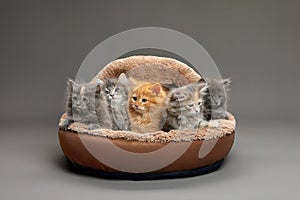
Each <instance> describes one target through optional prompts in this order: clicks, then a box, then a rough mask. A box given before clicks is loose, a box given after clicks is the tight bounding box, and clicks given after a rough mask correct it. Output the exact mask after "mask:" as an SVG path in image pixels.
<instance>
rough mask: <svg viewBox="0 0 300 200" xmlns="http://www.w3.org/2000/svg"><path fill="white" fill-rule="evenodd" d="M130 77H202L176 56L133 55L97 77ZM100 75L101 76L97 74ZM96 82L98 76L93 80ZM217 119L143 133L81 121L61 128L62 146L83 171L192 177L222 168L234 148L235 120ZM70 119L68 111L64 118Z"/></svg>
mask: <svg viewBox="0 0 300 200" xmlns="http://www.w3.org/2000/svg"><path fill="white" fill-rule="evenodd" d="M121 73H125V74H126V75H127V76H128V77H132V78H136V79H141V80H145V81H151V82H160V83H162V84H175V85H177V86H182V85H185V84H188V83H193V82H197V81H199V79H201V76H200V75H199V74H198V73H196V72H195V71H194V70H193V69H192V68H190V67H189V66H187V65H186V64H184V63H182V62H180V61H178V60H175V59H171V58H163V57H156V56H131V57H128V58H123V59H118V60H115V61H113V62H111V63H109V64H108V65H107V66H105V67H104V68H103V69H102V70H101V71H100V72H99V73H98V74H97V76H96V77H97V78H100V79H101V80H106V79H107V78H112V77H118V76H119V75H120V74H121ZM96 77H95V78H96ZM92 81H93V80H92ZM228 114H229V120H224V119H219V120H211V121H210V122H209V124H208V126H207V127H205V128H201V129H197V130H192V129H185V130H171V131H169V132H164V131H157V132H155V133H146V134H139V133H134V132H131V131H113V130H108V129H95V130H88V129H87V127H86V125H84V124H81V123H77V122H75V123H73V124H71V125H70V126H69V127H68V129H67V130H63V129H59V131H58V136H59V141H60V145H61V148H62V150H63V152H64V154H65V156H66V157H67V159H68V160H69V161H70V163H71V166H72V168H73V169H75V170H76V171H77V172H80V173H86V174H91V175H95V176H100V177H104V178H113V179H127V180H151V179H165V178H177V177H189V176H196V175H201V174H206V173H209V172H212V171H215V170H217V169H218V168H219V167H220V166H221V164H222V162H223V160H224V159H225V157H226V156H227V155H228V153H229V152H230V149H231V148H232V145H233V142H234V138H235V125H236V122H235V118H234V117H233V115H231V114H230V113H228ZM65 117H66V115H65V114H64V115H63V116H62V117H61V119H60V120H63V119H64V118H65Z"/></svg>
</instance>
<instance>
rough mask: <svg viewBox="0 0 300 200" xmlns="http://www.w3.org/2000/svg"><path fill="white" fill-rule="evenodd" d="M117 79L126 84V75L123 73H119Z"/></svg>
mask: <svg viewBox="0 0 300 200" xmlns="http://www.w3.org/2000/svg"><path fill="white" fill-rule="evenodd" d="M118 80H119V82H120V83H123V84H125V85H127V82H128V81H127V77H126V75H125V74H124V73H122V74H120V76H119V78H118Z"/></svg>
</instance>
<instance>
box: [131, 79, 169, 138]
mask: <svg viewBox="0 0 300 200" xmlns="http://www.w3.org/2000/svg"><path fill="white" fill-rule="evenodd" d="M168 92H169V91H168V89H166V88H164V87H163V86H162V85H161V84H160V83H143V84H141V85H140V86H137V87H136V88H135V89H134V90H133V91H132V92H131V94H130V96H129V116H130V119H131V124H132V131H135V132H139V133H146V132H154V131H158V130H160V128H161V127H160V124H161V121H162V113H163V112H164V111H165V107H166V96H167V95H168Z"/></svg>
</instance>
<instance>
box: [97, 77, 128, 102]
mask: <svg viewBox="0 0 300 200" xmlns="http://www.w3.org/2000/svg"><path fill="white" fill-rule="evenodd" d="M102 90H103V92H104V93H105V96H106V97H107V100H108V101H109V102H110V101H121V100H123V99H124V98H126V97H127V96H128V89H127V78H126V76H125V74H123V73H122V74H121V75H120V76H119V78H118V79H108V80H107V81H106V82H105V83H104V85H103V86H102Z"/></svg>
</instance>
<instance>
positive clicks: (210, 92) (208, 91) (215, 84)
mask: <svg viewBox="0 0 300 200" xmlns="http://www.w3.org/2000/svg"><path fill="white" fill-rule="evenodd" d="M230 83H231V80H230V79H224V80H220V81H219V80H215V79H208V80H207V82H206V84H205V86H204V87H203V88H202V89H201V91H200V92H201V96H202V114H203V118H204V119H205V120H206V121H209V120H211V119H228V115H227V112H226V110H227V91H228V90H229V86H230Z"/></svg>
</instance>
